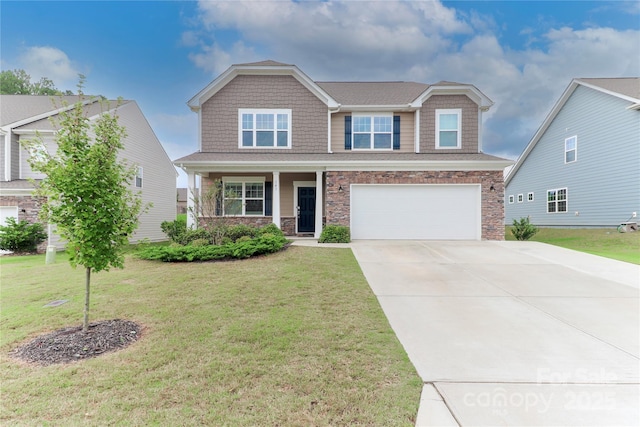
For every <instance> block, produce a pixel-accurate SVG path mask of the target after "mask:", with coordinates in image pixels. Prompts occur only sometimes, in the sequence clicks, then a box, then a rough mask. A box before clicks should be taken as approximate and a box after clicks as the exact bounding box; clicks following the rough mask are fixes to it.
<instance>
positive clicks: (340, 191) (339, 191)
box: [338, 185, 344, 193]
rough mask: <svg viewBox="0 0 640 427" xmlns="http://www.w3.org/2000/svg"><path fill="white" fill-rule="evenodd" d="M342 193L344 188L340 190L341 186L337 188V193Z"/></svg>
mask: <svg viewBox="0 0 640 427" xmlns="http://www.w3.org/2000/svg"><path fill="white" fill-rule="evenodd" d="M343 191H344V188H342V185H340V186H338V193H342V192H343Z"/></svg>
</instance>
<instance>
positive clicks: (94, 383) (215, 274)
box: [0, 246, 422, 426]
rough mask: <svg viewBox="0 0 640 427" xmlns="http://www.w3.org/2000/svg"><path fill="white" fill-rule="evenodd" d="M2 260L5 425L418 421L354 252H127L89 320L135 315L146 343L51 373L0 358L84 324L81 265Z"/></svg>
mask: <svg viewBox="0 0 640 427" xmlns="http://www.w3.org/2000/svg"><path fill="white" fill-rule="evenodd" d="M0 266H1V275H2V276H1V279H2V287H1V288H0V301H1V303H0V304H1V313H0V329H1V332H2V334H1V336H0V377H1V378H2V384H1V388H2V400H1V404H0V405H1V406H0V424H3V425H65V426H67V425H80V424H83V425H220V426H221V425H242V426H245V425H256V426H257V425H260V426H267V425H269V426H275V425H282V426H285V425H286V426H292V425H293V426H295V425H300V426H307V425H376V426H381V425H389V426H397V425H413V424H414V423H415V416H416V413H417V408H418V403H419V398H420V392H421V388H422V383H421V380H420V378H419V377H418V375H417V374H416V372H415V370H414V368H413V366H412V365H411V363H410V362H409V360H408V358H407V356H406V353H405V352H404V349H403V348H402V346H401V345H400V343H399V342H398V340H397V338H396V337H395V335H394V333H393V331H392V330H391V328H390V326H389V324H388V322H387V320H386V318H385V316H384V314H383V312H382V310H381V308H380V306H379V304H378V302H377V299H376V298H375V296H374V295H373V293H372V292H371V290H370V289H369V286H368V285H367V283H366V281H365V279H364V277H363V275H362V273H361V271H360V269H359V267H358V264H357V262H356V260H355V258H354V257H353V255H352V253H351V251H350V250H349V249H337V248H305V247H295V246H294V247H290V248H289V249H287V250H286V251H283V252H280V253H276V254H273V255H269V256H264V257H258V258H252V259H249V260H243V261H232V262H214V263H185V264H170V263H161V262H150V261H142V260H139V259H135V258H133V257H131V256H130V257H128V258H127V262H126V268H125V269H124V270H112V271H111V272H108V273H98V274H95V275H94V276H93V277H92V296H91V298H92V310H93V311H92V313H91V320H92V321H97V320H104V319H114V318H121V319H127V320H133V321H135V322H138V323H140V324H142V325H143V326H144V327H145V329H144V330H143V333H142V338H141V339H140V340H139V341H137V342H135V343H133V344H132V345H130V346H129V347H127V348H126V349H124V350H121V351H118V352H115V353H110V354H106V355H103V356H100V357H98V358H95V359H89V360H85V361H81V362H76V363H72V364H68V365H51V366H47V367H39V366H27V365H25V364H24V363H19V362H16V361H15V360H13V359H11V358H9V356H8V353H9V351H10V350H11V349H13V348H15V347H16V346H18V345H19V344H20V343H22V342H23V341H24V340H26V339H28V338H32V337H34V336H36V335H39V334H41V333H43V332H47V331H53V330H55V329H58V328H61V327H65V326H70V325H79V324H80V323H81V318H82V306H83V296H84V292H83V283H84V282H83V274H84V270H83V269H81V268H78V269H77V270H73V269H71V268H70V267H69V265H68V263H67V262H66V256H64V255H62V254H58V257H57V263H56V264H53V265H48V266H47V265H45V263H44V256H29V257H2V258H0ZM61 299H68V300H69V302H68V303H66V304H63V305H61V306H58V307H55V308H43V306H44V305H45V304H47V303H49V302H50V301H53V300H61Z"/></svg>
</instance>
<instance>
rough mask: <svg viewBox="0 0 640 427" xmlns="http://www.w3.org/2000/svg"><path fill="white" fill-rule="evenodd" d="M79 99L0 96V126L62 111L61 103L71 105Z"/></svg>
mask: <svg viewBox="0 0 640 427" xmlns="http://www.w3.org/2000/svg"><path fill="white" fill-rule="evenodd" d="M79 99H80V97H79V96H77V95H72V96H69V95H67V96H48V95H0V126H7V125H12V124H14V123H18V122H22V121H25V120H28V119H32V118H34V117H40V116H43V115H46V116H49V115H51V114H52V113H53V112H55V111H58V110H60V109H64V108H63V107H64V106H63V105H62V104H63V103H67V104H69V105H73V104H74V103H76V102H78V100H79Z"/></svg>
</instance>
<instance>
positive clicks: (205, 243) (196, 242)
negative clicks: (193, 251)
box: [189, 239, 211, 248]
mask: <svg viewBox="0 0 640 427" xmlns="http://www.w3.org/2000/svg"><path fill="white" fill-rule="evenodd" d="M189 244H190V245H191V246H194V247H196V248H197V247H200V246H208V245H210V244H211V243H210V242H209V239H196V240H193V241H192V242H191V243H189Z"/></svg>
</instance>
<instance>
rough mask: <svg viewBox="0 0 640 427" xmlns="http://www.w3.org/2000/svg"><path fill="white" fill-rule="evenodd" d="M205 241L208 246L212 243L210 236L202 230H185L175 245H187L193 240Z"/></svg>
mask: <svg viewBox="0 0 640 427" xmlns="http://www.w3.org/2000/svg"><path fill="white" fill-rule="evenodd" d="M200 239H206V240H207V241H208V242H209V244H211V243H213V242H212V239H211V234H209V232H208V231H207V230H205V229H204V228H196V229H191V230H186V231H185V232H184V233H183V234H182V235H181V236H179V238H178V240H176V243H180V244H181V245H184V246H186V245H188V244H189V243H191V242H193V241H194V240H200Z"/></svg>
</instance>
